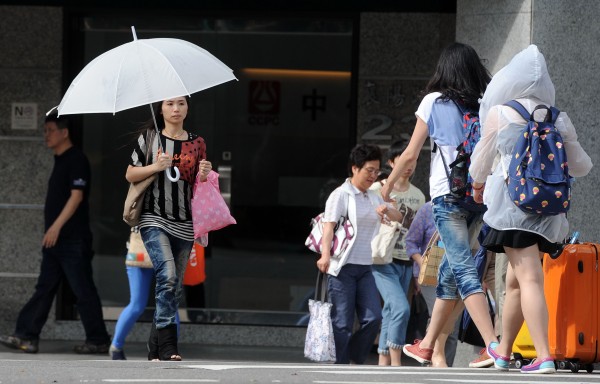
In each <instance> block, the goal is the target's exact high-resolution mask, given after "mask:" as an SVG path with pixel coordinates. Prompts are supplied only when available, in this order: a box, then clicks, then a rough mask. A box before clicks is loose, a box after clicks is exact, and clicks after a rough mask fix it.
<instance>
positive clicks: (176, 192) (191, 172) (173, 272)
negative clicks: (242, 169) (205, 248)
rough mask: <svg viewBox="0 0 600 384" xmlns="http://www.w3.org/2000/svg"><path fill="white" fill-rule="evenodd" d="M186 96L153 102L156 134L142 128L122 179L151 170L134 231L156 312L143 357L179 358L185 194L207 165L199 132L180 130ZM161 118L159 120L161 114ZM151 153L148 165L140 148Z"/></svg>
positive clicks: (186, 251) (188, 217)
mask: <svg viewBox="0 0 600 384" xmlns="http://www.w3.org/2000/svg"><path fill="white" fill-rule="evenodd" d="M188 108H189V105H188V99H187V98H186V97H175V98H172V99H168V100H163V101H162V102H160V103H158V105H157V107H156V112H155V115H157V119H156V126H157V128H158V131H159V134H157V135H156V136H154V137H155V139H154V140H153V142H151V143H146V132H147V130H149V129H155V127H154V124H155V122H154V120H153V119H151V120H150V121H148V122H147V123H146V124H144V126H143V131H142V133H141V134H140V136H139V138H138V140H137V142H136V144H135V147H134V150H133V153H132V155H131V164H130V165H129V166H128V167H127V173H126V175H125V178H126V179H127V181H128V182H138V181H141V180H144V179H145V178H147V177H150V176H151V175H153V174H156V179H155V180H154V182H153V183H152V185H151V186H150V187H149V188H148V189H147V190H146V195H145V197H144V208H143V210H142V214H141V218H140V223H139V229H140V233H141V235H142V239H143V240H144V245H145V246H146V249H147V250H148V254H149V255H150V259H151V260H152V264H153V265H154V272H155V275H156V290H155V291H156V310H155V313H154V321H153V324H152V330H151V333H150V339H149V341H148V350H149V353H148V359H149V360H172V361H179V360H181V356H180V355H179V352H178V349H177V324H176V320H175V315H176V313H177V310H178V304H179V299H180V297H181V292H182V281H183V274H184V272H185V267H186V265H187V261H188V257H189V255H190V251H191V249H192V245H193V242H194V230H193V226H192V214H191V198H192V191H193V187H194V183H195V179H196V177H199V178H200V181H206V179H207V176H208V173H209V172H210V170H211V168H212V166H211V163H210V162H209V161H207V160H206V159H205V158H206V145H205V143H204V139H202V138H201V137H200V136H198V135H196V134H194V133H192V132H189V131H187V130H185V129H184V126H183V123H184V120H185V118H186V116H187V113H188ZM161 117H162V118H161ZM148 150H149V151H151V152H150V156H149V161H148V162H149V164H145V163H146V151H148ZM172 166H176V167H177V168H179V170H180V174H181V176H180V178H179V180H177V181H171V180H170V179H169V178H167V177H166V175H165V172H162V171H164V170H167V169H168V168H170V167H172Z"/></svg>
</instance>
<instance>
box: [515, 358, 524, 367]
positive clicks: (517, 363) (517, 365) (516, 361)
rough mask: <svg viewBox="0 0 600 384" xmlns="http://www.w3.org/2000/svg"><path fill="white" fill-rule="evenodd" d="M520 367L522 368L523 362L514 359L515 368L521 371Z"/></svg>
mask: <svg viewBox="0 0 600 384" xmlns="http://www.w3.org/2000/svg"><path fill="white" fill-rule="evenodd" d="M522 366H523V360H521V359H515V368H517V369H521V367H522Z"/></svg>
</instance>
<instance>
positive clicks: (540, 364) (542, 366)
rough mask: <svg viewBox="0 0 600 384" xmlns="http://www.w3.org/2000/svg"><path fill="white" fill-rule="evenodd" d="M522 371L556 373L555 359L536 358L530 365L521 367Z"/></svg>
mask: <svg viewBox="0 0 600 384" xmlns="http://www.w3.org/2000/svg"><path fill="white" fill-rule="evenodd" d="M521 373H556V368H555V367H554V359H553V358H551V357H546V358H545V359H541V360H538V359H535V360H533V361H532V362H531V364H529V365H525V366H524V367H522V368H521Z"/></svg>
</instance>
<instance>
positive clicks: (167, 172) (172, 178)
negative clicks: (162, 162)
mask: <svg viewBox="0 0 600 384" xmlns="http://www.w3.org/2000/svg"><path fill="white" fill-rule="evenodd" d="M172 169H173V171H175V176H171V172H169V169H168V168H167V169H165V175H166V176H167V179H169V180H171V181H172V182H176V181H177V180H179V176H181V173H179V168H177V167H173V168H172Z"/></svg>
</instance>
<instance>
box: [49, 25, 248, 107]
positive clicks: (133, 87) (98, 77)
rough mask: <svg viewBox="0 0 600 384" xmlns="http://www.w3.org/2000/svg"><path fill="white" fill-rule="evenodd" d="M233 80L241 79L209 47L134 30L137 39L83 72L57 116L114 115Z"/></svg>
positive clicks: (70, 87)
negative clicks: (151, 36)
mask: <svg viewBox="0 0 600 384" xmlns="http://www.w3.org/2000/svg"><path fill="white" fill-rule="evenodd" d="M132 30H133V28H132ZM230 80H237V79H236V77H235V76H234V75H233V71H232V70H231V69H230V68H229V67H227V66H226V65H225V64H223V63H222V62H221V61H220V60H219V59H217V58H216V57H214V56H213V55H211V54H210V53H209V52H208V51H206V50H205V49H202V48H200V47H199V46H197V45H195V44H192V43H190V42H188V41H185V40H179V39H169V38H157V39H139V40H138V39H137V38H136V37H135V31H134V40H133V41H131V42H129V43H126V44H123V45H120V46H118V47H116V48H113V49H111V50H110V51H107V52H105V53H103V54H102V55H100V56H98V57H97V58H95V59H94V60H93V61H92V62H90V63H89V64H88V65H86V66H85V68H83V70H82V71H81V72H80V73H79V75H77V77H76V78H75V80H73V82H72V83H71V85H70V86H69V89H68V90H67V92H66V93H65V95H64V97H63V99H62V101H61V102H60V104H59V105H58V107H57V108H58V114H59V115H67V114H75V113H113V114H114V113H116V112H119V111H123V110H125V109H129V108H133V107H137V106H140V105H145V104H150V103H153V102H157V101H161V100H165V99H171V98H174V97H179V96H184V95H188V96H189V95H191V94H192V93H194V92H198V91H202V90H204V89H207V88H210V87H213V86H215V85H218V84H222V83H225V82H227V81H230Z"/></svg>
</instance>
